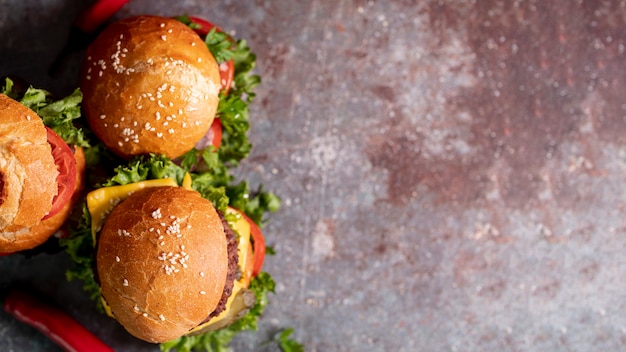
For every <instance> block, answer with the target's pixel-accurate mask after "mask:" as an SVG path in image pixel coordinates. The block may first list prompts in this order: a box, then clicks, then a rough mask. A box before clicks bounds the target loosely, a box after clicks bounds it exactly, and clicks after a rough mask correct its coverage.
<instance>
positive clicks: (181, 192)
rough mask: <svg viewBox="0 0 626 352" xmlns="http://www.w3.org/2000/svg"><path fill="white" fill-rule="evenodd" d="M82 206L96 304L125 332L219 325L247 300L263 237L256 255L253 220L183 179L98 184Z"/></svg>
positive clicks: (163, 332)
mask: <svg viewBox="0 0 626 352" xmlns="http://www.w3.org/2000/svg"><path fill="white" fill-rule="evenodd" d="M87 204H88V208H89V211H90V213H91V219H92V224H91V227H92V233H93V234H94V236H95V243H96V266H97V277H98V280H99V283H100V287H101V294H102V303H103V306H104V307H105V311H106V312H107V313H108V314H109V315H110V316H112V317H114V318H115V319H116V320H117V321H118V322H119V323H120V324H121V325H122V326H123V327H124V328H125V329H126V330H127V331H128V332H129V333H130V334H132V335H134V336H135V337H137V338H140V339H142V340H145V341H148V342H153V343H160V342H166V341H170V340H172V339H175V338H178V337H181V336H183V335H189V334H194V333H195V334H197V333H203V332H206V331H211V330H217V329H220V328H223V327H225V326H227V325H229V324H231V323H233V322H234V321H235V320H237V319H238V318H240V317H241V316H243V315H245V314H246V313H247V311H248V309H249V308H250V307H252V306H253V304H254V300H255V297H254V294H253V293H252V292H250V291H249V290H248V289H247V287H248V285H249V283H250V280H251V279H252V278H253V276H254V275H256V274H257V273H256V272H255V270H256V271H260V267H259V268H255V266H254V265H255V261H257V260H258V255H260V254H261V253H263V254H264V250H265V249H264V243H262V241H261V240H260V239H259V238H258V237H255V239H256V240H257V241H256V242H255V249H257V250H258V253H257V254H258V255H257V256H256V257H255V255H254V253H253V247H252V244H251V238H250V234H251V224H252V225H253V223H251V222H249V221H248V220H247V218H246V217H245V215H243V213H241V212H239V211H237V210H235V209H233V208H228V210H227V211H226V213H225V214H222V213H220V212H218V211H217V210H216V209H215V208H214V206H213V204H212V203H211V202H210V201H209V200H207V199H205V198H202V196H201V195H200V193H198V192H196V191H194V190H192V189H191V188H190V178H187V181H186V183H185V186H184V187H179V186H178V185H177V184H176V182H175V181H174V180H172V179H159V180H148V181H142V182H138V183H132V184H128V185H123V186H113V187H105V188H100V189H97V190H95V191H93V192H91V193H90V194H89V195H88V197H87ZM227 219H228V220H227ZM253 226H255V227H256V225H253ZM231 227H232V228H231ZM257 231H258V229H257ZM259 234H260V232H259ZM261 246H263V248H262V249H261ZM260 260H261V265H262V258H260Z"/></svg>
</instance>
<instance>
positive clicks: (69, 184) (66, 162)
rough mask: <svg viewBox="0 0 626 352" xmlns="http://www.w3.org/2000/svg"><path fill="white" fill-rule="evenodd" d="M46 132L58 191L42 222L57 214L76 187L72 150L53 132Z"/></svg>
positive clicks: (48, 129) (48, 130) (47, 129)
mask: <svg viewBox="0 0 626 352" xmlns="http://www.w3.org/2000/svg"><path fill="white" fill-rule="evenodd" d="M46 131H47V133H48V143H49V144H50V147H52V157H54V163H55V164H56V166H57V170H59V175H58V176H57V179H56V181H57V184H58V185H59V190H58V192H57V195H56V196H55V197H54V199H53V200H52V209H50V212H49V213H48V214H47V215H46V216H44V217H43V219H42V220H45V219H47V218H49V217H51V216H53V215H55V214H56V213H58V212H59V211H60V210H61V209H62V208H63V207H64V206H65V204H66V203H67V202H69V200H70V199H71V198H72V194H73V193H74V188H75V187H76V160H75V159H74V154H73V153H72V150H71V149H70V147H69V146H68V145H67V143H65V141H64V140H63V138H61V137H60V136H59V135H58V134H56V133H55V132H54V131H53V130H51V129H50V128H48V127H46Z"/></svg>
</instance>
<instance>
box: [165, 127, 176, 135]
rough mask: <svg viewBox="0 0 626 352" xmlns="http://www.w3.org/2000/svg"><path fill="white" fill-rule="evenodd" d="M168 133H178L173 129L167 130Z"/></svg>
mask: <svg viewBox="0 0 626 352" xmlns="http://www.w3.org/2000/svg"><path fill="white" fill-rule="evenodd" d="M167 132H168V133H169V134H174V132H176V131H174V129H173V128H170V129H169V130H167Z"/></svg>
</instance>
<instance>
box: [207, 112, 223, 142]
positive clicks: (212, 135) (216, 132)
mask: <svg viewBox="0 0 626 352" xmlns="http://www.w3.org/2000/svg"><path fill="white" fill-rule="evenodd" d="M207 135H208V137H209V140H210V141H211V144H212V145H213V147H215V149H216V150H217V148H219V147H220V145H222V122H221V121H220V119H219V118H217V117H216V118H214V119H213V123H212V124H211V128H209V132H207Z"/></svg>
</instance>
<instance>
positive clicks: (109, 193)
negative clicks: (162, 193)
mask: <svg viewBox="0 0 626 352" xmlns="http://www.w3.org/2000/svg"><path fill="white" fill-rule="evenodd" d="M164 186H174V187H178V184H177V183H176V181H175V180H173V179H171V178H163V179H158V180H147V181H141V182H135V183H129V184H127V185H122V186H111V187H103V188H98V189H97V190H95V191H91V192H89V194H87V209H89V214H90V215H91V236H92V239H93V243H94V245H95V244H96V234H97V233H98V231H100V230H101V229H102V225H103V224H104V220H106V218H107V216H108V215H109V213H110V212H111V210H113V208H115V206H116V205H118V204H119V203H120V202H121V201H123V200H124V199H126V198H127V197H128V196H129V195H131V194H133V192H136V191H138V190H140V189H144V188H148V187H164Z"/></svg>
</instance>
